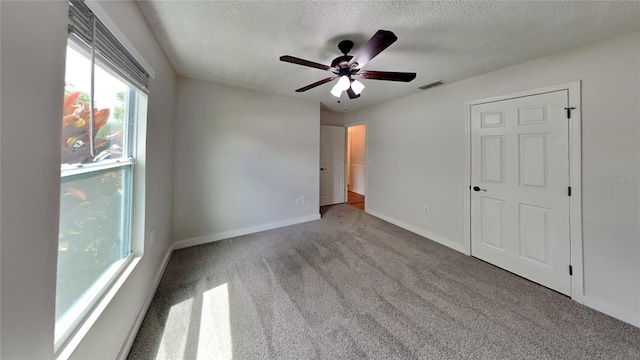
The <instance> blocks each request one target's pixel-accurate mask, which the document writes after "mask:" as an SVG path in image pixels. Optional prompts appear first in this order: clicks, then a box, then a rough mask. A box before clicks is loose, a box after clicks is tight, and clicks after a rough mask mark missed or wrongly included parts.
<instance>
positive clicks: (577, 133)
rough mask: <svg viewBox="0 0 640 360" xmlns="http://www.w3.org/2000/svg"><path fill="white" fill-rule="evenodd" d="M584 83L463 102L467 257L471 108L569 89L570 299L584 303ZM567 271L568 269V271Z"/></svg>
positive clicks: (467, 245) (468, 240) (468, 247)
mask: <svg viewBox="0 0 640 360" xmlns="http://www.w3.org/2000/svg"><path fill="white" fill-rule="evenodd" d="M580 89H581V81H580V80H576V81H572V82H568V83H563V84H558V85H551V86H546V87H542V88H537V89H531V90H525V91H520V92H516V93H512V94H504V95H498V96H492V97H487V98H484V99H478V100H473V101H467V102H465V103H464V112H465V155H464V157H465V161H464V164H465V167H464V175H465V179H467V184H465V191H466V195H465V197H464V242H465V254H467V255H471V191H470V190H469V189H468V188H467V186H470V185H471V106H473V105H478V104H484V103H489V102H496V101H502V100H508V99H513V98H518V97H525V96H531V95H537V94H542V93H549V92H554V91H561V90H567V91H568V93H569V107H574V108H575V109H574V110H572V111H571V119H569V120H568V121H569V157H570V161H569V184H568V186H571V197H569V223H570V232H571V234H570V244H571V245H570V246H571V259H570V262H571V266H572V267H573V276H571V298H572V299H573V300H575V301H577V302H579V303H581V304H584V271H583V263H582V261H583V258H582V186H581V185H582V167H581V164H582V160H581V155H582V151H581V150H582V145H581V138H582V135H581V132H582V112H581V93H580ZM567 271H568V269H567Z"/></svg>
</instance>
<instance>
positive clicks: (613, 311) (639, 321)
mask: <svg viewBox="0 0 640 360" xmlns="http://www.w3.org/2000/svg"><path fill="white" fill-rule="evenodd" d="M584 304H585V305H586V306H588V307H590V308H592V309H594V310H597V311H600V312H601V313H605V314H607V315H609V316H611V317H614V318H616V319H618V320H621V321H624V322H626V323H629V324H631V325H633V326H636V327H640V315H639V314H634V313H631V312H629V311H627V310H622V309H620V308H618V307H616V306H614V305H611V304H609V303H607V302H606V301H603V300H600V299H598V298H594V297H591V296H587V295H585V297H584Z"/></svg>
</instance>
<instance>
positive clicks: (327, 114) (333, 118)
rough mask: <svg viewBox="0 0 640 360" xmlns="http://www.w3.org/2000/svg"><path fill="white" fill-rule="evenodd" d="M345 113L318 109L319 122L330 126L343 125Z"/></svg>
mask: <svg viewBox="0 0 640 360" xmlns="http://www.w3.org/2000/svg"><path fill="white" fill-rule="evenodd" d="M345 115H346V114H342V113H337V112H333V111H330V110H322V109H321V110H320V124H321V125H332V126H344V120H345Z"/></svg>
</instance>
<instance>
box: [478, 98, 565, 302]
mask: <svg viewBox="0 0 640 360" xmlns="http://www.w3.org/2000/svg"><path fill="white" fill-rule="evenodd" d="M567 104H568V92H567V91H566V90H563V91H555V92H550V93H546V94H539V95H532V96H526V97H520V98H515V99H509V100H503V101H496V102H490V103H485V104H479V105H473V106H471V186H472V187H473V188H474V189H472V191H471V253H472V255H473V256H475V257H478V258H480V259H482V260H485V261H487V262H489V263H492V264H494V265H497V266H499V267H501V268H504V269H506V270H508V271H511V272H513V273H515V274H518V275H520V276H523V277H525V278H528V279H530V280H532V281H535V282H537V283H539V284H542V285H544V286H547V287H549V288H551V289H554V290H556V291H558V292H561V293H563V294H567V295H570V294H571V278H570V275H569V264H570V233H569V229H570V224H569V196H568V186H569V143H568V141H569V140H568V136H569V132H568V131H569V130H568V127H569V125H568V120H567V116H566V110H565V108H566V107H567V106H568V105H567Z"/></svg>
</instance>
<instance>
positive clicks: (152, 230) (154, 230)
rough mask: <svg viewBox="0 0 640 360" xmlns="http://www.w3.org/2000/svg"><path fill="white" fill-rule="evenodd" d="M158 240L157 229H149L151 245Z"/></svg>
mask: <svg viewBox="0 0 640 360" xmlns="http://www.w3.org/2000/svg"><path fill="white" fill-rule="evenodd" d="M154 242H156V229H151V231H149V245H153V243H154Z"/></svg>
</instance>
